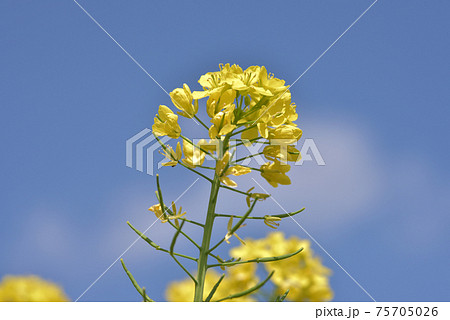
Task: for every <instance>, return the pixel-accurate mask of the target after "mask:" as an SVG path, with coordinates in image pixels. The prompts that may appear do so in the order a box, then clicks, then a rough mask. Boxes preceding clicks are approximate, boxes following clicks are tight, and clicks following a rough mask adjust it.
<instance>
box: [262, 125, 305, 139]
mask: <svg viewBox="0 0 450 320" xmlns="http://www.w3.org/2000/svg"><path fill="white" fill-rule="evenodd" d="M301 136H302V130H301V129H300V128H298V127H297V125H295V124H294V123H289V124H284V125H282V126H279V127H277V128H273V129H272V128H270V129H269V139H270V140H277V142H279V143H283V144H293V143H296V142H297V141H298V140H299V139H300V137H301Z"/></svg>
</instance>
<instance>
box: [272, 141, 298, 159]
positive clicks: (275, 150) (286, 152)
mask: <svg viewBox="0 0 450 320" xmlns="http://www.w3.org/2000/svg"><path fill="white" fill-rule="evenodd" d="M263 153H264V156H265V157H266V158H267V159H268V160H272V161H274V160H275V159H278V160H282V161H292V162H296V161H298V160H300V158H301V155H300V151H298V150H297V149H296V148H295V147H294V146H292V145H288V146H286V145H281V144H280V145H270V146H266V147H264V150H263Z"/></svg>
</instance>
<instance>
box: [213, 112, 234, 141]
mask: <svg viewBox="0 0 450 320" xmlns="http://www.w3.org/2000/svg"><path fill="white" fill-rule="evenodd" d="M234 109H235V105H234V104H232V105H229V106H228V107H226V108H225V109H224V110H222V111H219V112H218V113H217V114H216V115H215V116H214V117H213V118H212V119H211V123H212V124H213V125H212V126H211V127H210V128H209V137H210V138H211V139H214V138H216V137H217V136H224V135H226V134H228V133H230V132H231V131H233V130H234V129H235V128H236V125H234V124H233V121H234Z"/></svg>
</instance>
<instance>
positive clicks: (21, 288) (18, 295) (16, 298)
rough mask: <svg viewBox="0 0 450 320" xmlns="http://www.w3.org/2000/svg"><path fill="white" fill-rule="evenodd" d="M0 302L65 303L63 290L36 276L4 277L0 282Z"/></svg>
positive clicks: (66, 299) (66, 298) (67, 299)
mask: <svg viewBox="0 0 450 320" xmlns="http://www.w3.org/2000/svg"><path fill="white" fill-rule="evenodd" d="M0 301H2V302H65V301H69V298H68V297H67V296H66V294H65V293H64V291H63V289H62V288H61V287H60V286H58V285H56V284H55V283H53V282H50V281H46V280H44V279H41V278H40V277H38V276H5V277H4V278H3V279H2V282H0Z"/></svg>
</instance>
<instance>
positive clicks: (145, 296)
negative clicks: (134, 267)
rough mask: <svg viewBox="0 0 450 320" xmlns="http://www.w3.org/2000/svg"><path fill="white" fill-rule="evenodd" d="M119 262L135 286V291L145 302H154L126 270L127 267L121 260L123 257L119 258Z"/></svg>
mask: <svg viewBox="0 0 450 320" xmlns="http://www.w3.org/2000/svg"><path fill="white" fill-rule="evenodd" d="M120 262H121V263H122V267H123V269H124V270H125V272H126V273H127V276H128V278H130V280H131V283H132V284H133V286H134V287H135V288H136V290H137V292H139V294H140V295H141V297H142V298H143V299H144V301H145V302H155V301H154V300H152V299H150V298H149V296H148V295H147V294H146V293H145V291H144V290H143V289H142V288H141V287H140V286H139V285H138V283H137V282H136V280H135V279H134V277H133V275H132V274H131V272H130V271H128V269H127V267H126V266H125V263H124V262H123V259H120Z"/></svg>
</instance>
